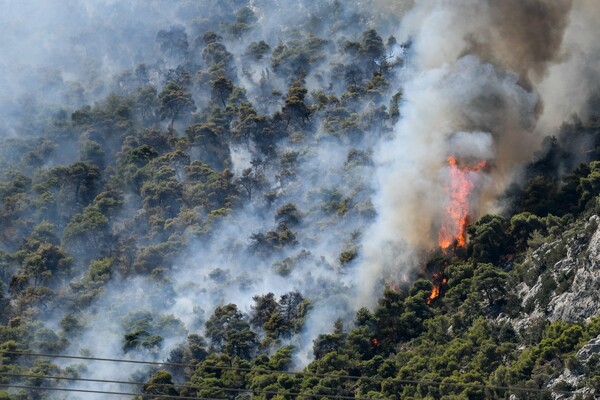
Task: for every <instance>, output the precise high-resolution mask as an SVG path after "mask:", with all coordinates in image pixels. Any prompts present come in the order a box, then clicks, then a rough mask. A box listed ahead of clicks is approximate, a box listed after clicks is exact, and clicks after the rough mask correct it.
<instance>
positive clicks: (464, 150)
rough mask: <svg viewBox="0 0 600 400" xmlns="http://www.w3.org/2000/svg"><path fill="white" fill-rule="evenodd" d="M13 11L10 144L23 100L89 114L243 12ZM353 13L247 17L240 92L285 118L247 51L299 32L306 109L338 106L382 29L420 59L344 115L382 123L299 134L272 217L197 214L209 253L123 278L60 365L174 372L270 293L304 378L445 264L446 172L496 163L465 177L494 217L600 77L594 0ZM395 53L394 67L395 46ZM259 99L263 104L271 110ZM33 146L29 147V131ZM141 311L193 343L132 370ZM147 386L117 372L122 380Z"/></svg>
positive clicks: (275, 166)
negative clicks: (216, 324)
mask: <svg viewBox="0 0 600 400" xmlns="http://www.w3.org/2000/svg"><path fill="white" fill-rule="evenodd" d="M5 3H6V4H5V5H6V7H4V8H10V10H11V12H10V13H6V14H3V15H2V16H0V51H2V53H3V54H4V55H5V57H3V59H2V61H0V109H2V110H4V111H2V112H3V115H2V116H3V117H4V116H5V115H4V114H6V118H3V126H2V127H1V128H2V130H3V132H2V134H4V133H6V132H8V133H9V134H12V135H18V134H22V133H23V129H22V128H23V126H24V125H23V121H25V120H27V119H28V118H27V117H28V115H27V113H25V112H24V111H23V109H22V108H20V107H19V105H18V104H16V103H18V102H16V101H15V99H18V98H23V96H33V97H35V96H36V95H37V94H40V96H39V98H38V99H37V101H39V102H40V103H44V104H45V105H46V106H47V105H48V104H51V105H52V106H55V107H58V106H59V105H60V106H64V107H70V108H71V109H75V108H77V107H79V106H80V105H82V104H90V103H93V101H95V100H97V99H100V98H102V97H103V96H105V95H106V94H107V93H108V92H110V91H111V90H117V91H118V90H124V89H123V87H122V86H121V85H119V83H117V84H115V80H114V79H113V78H114V77H115V76H118V75H119V74H120V73H122V72H123V70H124V69H127V70H132V69H133V68H135V66H136V65H137V64H139V63H141V62H144V63H147V64H148V65H149V66H151V67H149V68H151V69H153V70H154V71H159V70H161V68H162V69H163V70H164V69H166V68H169V67H176V66H177V65H171V64H177V62H176V61H175V60H173V59H169V57H167V56H165V55H163V56H161V57H160V59H157V56H156V54H157V52H158V46H157V44H156V33H157V31H158V30H160V29H168V28H169V27H170V26H172V25H175V24H182V25H183V26H185V27H186V32H188V34H189V41H190V42H191V43H192V42H193V40H194V39H195V38H196V37H198V35H200V36H201V35H202V33H204V31H206V30H209V29H214V30H216V31H219V33H220V34H221V33H222V32H221V30H223V25H226V24H227V23H229V22H231V20H232V15H233V14H232V10H229V9H228V7H231V8H235V7H234V6H233V5H232V4H233V3H235V2H233V3H232V2H216V1H215V2H211V1H205V2H182V3H178V5H177V6H173V5H172V4H170V3H168V2H159V1H151V2H146V1H139V2H135V1H134V2H127V3H124V2H118V1H106V2H102V1H98V2H89V3H88V2H82V1H76V0H72V1H68V2H64V4H63V7H60V8H59V7H56V6H55V5H54V3H52V2H21V1H8V2H6V1H5ZM38 3H39V4H38ZM213 3H214V4H213ZM343 3H344V2H322V1H316V0H314V1H301V2H298V1H293V0H285V1H284V0H271V1H267V0H254V1H250V2H249V3H248V5H249V7H250V8H251V9H252V11H253V12H254V13H255V14H256V18H257V22H256V24H255V25H254V26H253V27H252V31H251V32H252V33H251V34H249V35H246V36H244V37H241V38H231V37H228V36H227V35H224V36H225V39H224V41H223V43H224V44H225V45H226V47H227V49H228V51H230V52H232V53H233V55H234V58H235V60H236V63H235V64H236V65H237V66H238V68H237V69H236V70H235V74H236V75H237V79H238V82H236V83H237V84H239V85H240V86H243V88H244V90H245V91H246V92H245V93H246V95H247V98H248V99H249V100H250V101H252V103H254V105H255V107H256V109H257V110H259V112H265V113H269V114H272V113H273V112H275V111H279V110H281V105H282V103H283V100H282V98H283V97H282V95H279V96H278V97H277V96H273V95H272V93H273V92H277V90H278V91H279V92H280V93H285V90H286V86H287V84H288V83H289V82H286V81H285V79H283V78H282V77H281V76H279V75H278V74H277V73H276V72H275V71H273V70H272V67H271V65H270V64H271V63H270V58H269V53H267V56H266V57H265V58H264V59H262V60H254V61H249V60H248V59H247V57H246V50H247V48H248V45H249V44H250V42H257V41H260V40H264V41H265V42H266V43H267V44H268V46H269V48H270V50H269V51H272V49H273V48H275V46H277V45H278V43H279V42H280V41H281V42H283V41H286V40H289V39H290V38H291V39H292V40H290V42H294V41H296V42H295V43H297V42H299V40H298V39H297V38H298V37H299V34H298V31H304V32H310V33H313V34H315V35H318V36H319V37H321V38H325V39H327V41H328V42H327V45H326V46H327V47H326V51H323V54H322V55H321V56H320V57H319V60H318V61H316V62H314V63H312V64H311V65H310V68H309V69H310V70H309V71H306V72H307V74H308V75H307V76H306V78H305V81H306V86H307V90H308V92H309V93H311V92H312V91H314V90H320V89H323V88H332V89H331V93H327V94H331V95H334V94H337V95H340V94H341V93H343V92H344V91H345V90H346V89H345V85H344V83H345V82H343V80H344V77H343V76H340V75H336V72H335V70H336V68H335V67H336V66H340V65H342V66H344V67H348V66H350V64H351V63H352V62H355V61H356V60H352V57H353V56H350V55H348V54H345V53H343V52H342V51H340V47H341V46H342V44H343V43H344V42H345V41H347V40H355V41H359V40H360V37H361V34H362V32H363V31H364V30H365V29H366V28H375V29H377V31H378V33H379V34H380V35H381V36H382V37H383V38H384V40H385V38H386V37H387V36H388V35H389V34H394V36H395V37H396V39H398V41H399V42H400V43H402V42H406V43H411V45H410V47H408V46H407V50H406V52H405V53H404V49H405V48H403V50H402V54H396V56H399V55H402V60H401V61H402V62H403V65H404V67H403V68H401V69H400V68H399V69H397V70H396V71H395V72H393V73H390V76H389V77H387V78H388V79H389V80H390V85H389V86H390V88H389V89H388V90H387V91H385V93H383V95H382V97H383V98H382V99H375V100H371V101H369V102H365V103H368V104H367V105H361V106H355V105H353V103H352V102H351V101H348V104H349V106H348V109H344V110H342V111H343V112H344V113H346V114H347V115H351V114H354V115H359V114H360V113H367V112H372V115H374V116H375V117H373V118H375V119H377V118H380V119H381V120H382V121H378V122H379V123H378V124H372V125H370V126H366V127H364V126H359V127H356V128H355V129H354V131H353V132H354V133H355V135H354V136H352V137H350V136H351V135H350V134H348V135H347V136H344V135H343V134H339V132H335V133H336V134H338V135H339V136H338V137H334V136H333V135H332V134H331V133H328V132H326V129H324V128H323V126H321V123H322V121H320V120H319V119H318V118H315V119H314V120H313V121H311V122H310V124H312V125H308V127H307V128H305V130H306V131H309V132H303V130H302V129H298V132H296V134H295V135H293V136H292V137H290V138H289V140H283V141H281V142H279V143H278V144H277V146H276V148H275V149H274V152H275V153H276V154H277V156H278V157H277V159H276V160H275V161H270V162H266V163H265V164H264V165H262V166H261V168H262V169H261V173H262V175H263V176H264V179H265V181H266V182H265V186H266V187H268V188H269V190H270V194H271V195H272V196H273V199H272V204H266V201H265V199H264V198H263V197H262V196H253V198H252V200H248V201H246V202H245V206H244V207H241V208H240V209H237V210H234V211H232V212H230V213H229V214H228V215H226V216H223V217H218V218H217V217H214V216H206V215H200V213H198V214H199V215H198V218H201V219H202V223H203V224H204V223H205V224H206V226H209V228H210V229H209V230H210V235H208V234H205V235H201V236H200V238H199V239H191V240H190V245H189V247H188V248H186V249H185V250H183V251H181V254H179V256H178V257H176V259H175V261H174V262H173V263H172V264H171V265H165V266H162V267H163V268H164V273H163V276H159V277H158V278H157V277H144V278H136V279H132V278H131V277H125V276H119V275H118V274H115V276H116V277H115V278H113V279H112V280H111V283H109V284H108V285H107V287H106V288H105V291H104V293H103V294H102V295H101V296H99V298H98V299H96V300H94V301H93V303H92V306H90V307H89V308H88V309H85V310H82V311H81V314H82V319H83V321H84V322H85V324H86V327H85V329H84V331H83V333H82V334H81V336H79V337H77V338H72V340H71V343H70V346H69V348H68V349H67V351H66V353H71V354H73V353H78V352H80V351H84V350H85V351H89V352H90V353H91V354H92V355H95V356H105V357H111V358H120V357H131V358H142V357H144V358H148V357H152V358H154V359H157V360H164V359H166V358H168V356H169V351H170V349H171V348H172V347H173V346H174V344H175V343H178V342H181V341H183V340H184V339H185V335H186V333H189V332H201V331H202V329H203V324H204V322H205V320H206V318H208V317H209V316H210V315H211V313H212V311H213V310H214V308H215V307H216V306H218V305H221V304H226V303H235V304H237V305H238V306H239V308H240V309H241V310H242V311H244V312H249V311H250V310H251V307H252V305H253V300H252V297H253V296H254V295H257V294H266V293H268V292H273V293H274V294H275V295H276V296H277V297H278V296H281V295H283V294H285V293H286V292H289V291H294V290H298V291H300V292H302V294H303V295H304V296H305V297H307V298H308V299H309V300H310V301H311V303H312V309H311V311H310V313H309V315H308V317H307V320H306V324H305V328H304V330H303V331H302V332H301V333H300V334H299V335H298V336H297V337H295V338H294V339H292V340H293V341H294V343H295V344H296V345H297V347H298V349H299V350H298V353H297V361H298V365H304V364H306V363H307V362H308V361H309V360H310V358H311V347H312V341H313V339H314V338H315V337H316V336H317V335H318V334H319V333H323V332H327V331H329V330H330V329H331V327H332V323H333V321H334V320H335V319H337V318H340V317H341V318H344V319H345V320H346V321H350V320H351V318H352V316H353V312H354V311H355V310H356V309H357V308H358V307H361V306H364V305H373V304H374V303H375V300H376V299H377V297H378V296H379V295H380V293H381V288H382V286H383V285H384V284H386V283H390V282H392V281H399V280H401V279H402V277H403V276H404V275H410V274H411V272H413V271H415V270H416V269H417V267H418V266H419V263H420V262H421V261H422V259H423V257H422V256H423V253H424V252H428V251H430V250H432V249H433V248H435V247H436V244H435V243H436V241H437V231H438V229H439V227H440V221H441V220H442V217H443V212H444V205H445V204H446V202H447V198H448V193H447V191H446V187H447V182H448V178H449V176H448V175H449V168H448V166H447V164H446V160H447V158H448V156H454V157H457V158H458V159H459V162H461V163H463V164H464V165H470V164H471V163H474V162H477V161H480V160H485V161H487V162H488V163H489V165H490V168H489V169H488V170H486V171H485V172H481V173H480V172H472V173H471V175H472V177H471V178H472V180H473V182H474V183H475V184H476V190H475V191H474V196H473V199H472V204H471V207H472V210H471V211H472V213H473V217H474V218H476V217H478V216H479V215H481V214H483V213H486V212H492V211H497V210H498V209H499V208H500V205H499V204H497V203H496V199H497V198H498V196H499V194H500V193H502V192H503V191H504V190H505V188H506V187H507V185H508V184H509V183H511V182H513V181H514V179H515V178H516V177H517V176H518V171H519V167H520V166H522V165H523V164H524V163H526V162H528V161H529V160H531V157H532V155H533V153H534V152H535V150H537V148H538V147H539V144H540V142H541V140H542V139H543V136H544V135H545V134H547V133H548V130H549V129H554V128H555V127H556V126H557V125H558V124H559V123H560V122H561V121H563V120H564V118H565V117H567V116H569V115H570V114H571V113H573V112H580V111H581V110H582V106H583V104H584V102H585V101H586V100H587V98H588V97H589V94H590V93H591V91H592V90H593V88H594V87H593V85H592V84H591V83H592V82H595V81H596V80H597V78H598V77H599V74H598V73H599V72H600V71H598V67H597V65H600V64H599V63H598V61H600V48H598V45H596V44H595V37H597V36H598V34H599V33H600V24H599V23H598V22H597V21H600V19H599V18H598V13H597V10H598V9H599V8H600V7H597V6H596V4H595V2H594V1H593V0H590V1H578V2H571V1H553V2H546V1H541V0H540V1H537V0H521V1H519V0H506V1H492V0H490V1H475V0H457V1H428V2H409V1H407V2H402V3H401V2H398V1H388V0H373V1H361V2H355V3H356V4H355V5H350V6H348V5H346V6H345V7H341V6H340V4H343ZM194 4H195V5H194ZM193 15H196V16H197V17H196V18H191V17H190V16H193ZM26 16H28V18H25V17H26ZM132 21H133V22H132ZM332 21H333V22H332ZM221 22H223V23H222V24H221ZM300 36H301V35H300ZM200 47H201V46H200ZM299 47H300V45H299ZM390 48H391V49H396V50H398V48H399V45H393V46H391V47H390ZM390 48H387V49H386V50H390ZM23 49H27V51H22V50H23ZM336 50H337V51H336ZM190 51H196V54H195V55H194V56H193V57H192V58H193V60H194V62H198V63H201V61H200V58H201V57H200V56H199V54H201V49H199V48H198V47H196V48H194V45H192V46H191V50H190ZM9 60H10V61H9ZM400 64H401V63H398V65H400ZM203 67H205V66H203ZM156 75H157V76H156V77H154V78H153V79H152V83H153V84H155V85H157V87H158V88H159V89H160V85H161V84H162V83H163V82H162V77H161V76H158V75H159V74H158V73H157V74H156ZM370 78H371V76H367V77H362V78H358V79H359V80H360V79H364V80H366V79H370ZM117 82H120V81H119V80H118V79H117ZM359 83H361V82H359ZM400 89H401V91H402V93H403V94H402V98H401V100H400V104H399V110H400V117H399V120H398V122H397V123H396V124H395V125H394V126H393V127H391V126H390V127H388V126H387V125H386V123H387V120H386V121H383V117H378V116H379V115H380V114H377V111H378V110H380V108H381V106H384V107H387V106H388V104H389V102H390V99H391V97H392V96H393V95H394V94H395V93H397V92H398V90H400ZM265 92H266V93H267V94H268V95H269V96H271V97H269V101H265V100H264V98H263V97H261V96H263V95H264V93H265ZM194 95H195V98H196V103H197V105H199V106H200V107H199V108H201V105H203V104H207V103H208V101H209V98H210V95H209V94H207V93H206V92H203V91H202V90H196V91H195V93H194ZM307 97H309V96H307ZM4 106H6V107H4ZM40 108H41V106H40ZM6 110H9V112H8V113H7V111H6ZM338 111H339V110H338ZM351 116H352V115H351ZM343 117H344V118H346V120H351V118H349V117H347V116H346V115H344V116H343ZM365 119H366V118H365ZM357 131H358V133H356V132H357ZM27 132H32V134H35V129H28V130H27ZM229 150H230V158H231V160H232V170H233V172H234V173H235V176H236V177H239V176H241V175H242V174H243V171H244V170H245V169H247V168H250V167H251V166H252V164H251V162H252V161H253V157H254V156H255V155H256V154H255V153H256V149H255V148H254V146H253V145H252V144H250V145H248V146H243V145H239V146H238V145H236V146H231V148H230V149H229ZM190 153H191V154H190V155H191V157H192V158H199V157H201V156H196V157H195V153H194V151H191V152H190ZM198 153H200V151H198ZM73 158H74V156H73V155H71V157H70V158H68V157H67V159H73ZM283 160H285V165H283V163H284V161H283ZM282 171H283V172H285V174H283V173H282ZM290 203H293V204H294V206H295V207H296V208H297V211H298V215H299V217H298V221H297V222H296V223H295V224H294V225H293V226H290V228H291V229H290V230H291V231H292V232H293V233H294V240H293V243H292V244H290V245H289V246H283V247H282V248H275V249H269V251H267V255H265V254H260V252H257V251H253V248H254V247H256V246H255V244H256V243H255V242H253V237H254V236H253V235H255V234H268V233H269V234H270V233H273V232H276V231H277V229H278V227H279V224H280V222H281V220H280V217H278V213H277V211H278V210H279V209H280V208H281V207H282V206H285V205H287V204H290ZM130 207H131V208H129V207H128V208H127V213H126V214H131V215H134V214H136V213H138V210H136V209H134V208H137V205H130ZM374 214H376V217H375V218H373V215H374ZM128 217H129V215H127V216H123V218H128ZM132 221H133V219H132V220H131V221H129V223H130V224H133V223H134V222H132ZM120 222H123V221H120ZM123 224H124V225H125V223H123ZM186 235H187V236H186V237H187V238H188V239H189V238H191V237H193V235H192V234H191V233H190V234H188V233H186ZM145 244H147V243H144V244H139V245H140V247H141V246H142V245H145ZM348 250H351V251H348ZM344 251H347V252H348V253H353V251H355V252H356V253H357V254H358V258H357V259H353V260H350V261H349V262H348V263H342V262H341V261H340V253H342V252H344ZM117 267H118V266H115V269H117ZM121 279H122V280H123V281H122V282H120V280H121ZM60 310H61V311H62V309H60ZM137 311H149V312H151V313H152V315H153V316H154V317H155V318H157V319H160V318H161V317H166V316H173V318H176V319H178V320H179V321H180V322H181V324H182V326H184V327H185V329H183V330H179V331H177V332H171V333H170V334H169V337H168V340H166V341H165V343H164V345H163V347H162V348H161V349H156V350H155V351H153V352H147V353H144V352H143V351H139V352H137V353H136V352H135V351H132V352H130V353H127V354H124V351H123V348H122V338H123V336H124V334H125V333H127V330H126V329H125V327H124V325H123V318H124V317H125V316H127V315H129V313H132V312H137ZM56 314H60V311H57V313H56ZM50 318H51V317H48V319H50ZM47 323H48V325H52V324H54V325H58V324H57V323H56V321H47ZM99 339H102V340H99ZM136 370H137V368H134V367H124V368H123V369H122V370H121V371H120V373H121V374H132V373H134V372H135V371H136ZM94 372H95V374H90V376H95V377H99V378H115V375H114V372H115V371H114V369H112V368H108V367H107V368H99V369H97V370H95V371H94ZM86 376H87V375H86Z"/></svg>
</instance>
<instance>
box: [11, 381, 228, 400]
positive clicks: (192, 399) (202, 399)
mask: <svg viewBox="0 0 600 400" xmlns="http://www.w3.org/2000/svg"><path fill="white" fill-rule="evenodd" d="M0 387H6V388H16V389H32V390H52V391H57V392H78V393H97V394H109V395H119V396H150V397H155V398H161V399H178V400H228V399H224V398H220V399H215V398H210V397H182V396H174V395H168V394H151V393H132V392H107V391H104V390H88V389H70V388H57V387H50V386H27V385H12V384H4V383H0Z"/></svg>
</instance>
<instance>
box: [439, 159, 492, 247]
mask: <svg viewBox="0 0 600 400" xmlns="http://www.w3.org/2000/svg"><path fill="white" fill-rule="evenodd" d="M448 165H449V167H450V183H449V185H448V188H447V190H448V193H449V201H448V206H447V207H446V215H445V216H444V220H443V221H442V227H441V228H440V231H439V234H438V241H439V245H440V247H441V248H442V250H444V251H445V250H447V249H448V248H449V247H450V246H452V245H453V244H454V243H456V246H457V247H465V245H466V243H467V223H468V216H469V196H470V194H471V192H472V191H473V188H474V184H473V181H472V174H470V172H477V171H480V170H481V169H482V168H484V167H485V166H486V163H485V161H480V162H478V163H477V164H475V165H473V166H466V167H459V166H458V162H457V161H456V158H454V157H452V156H450V157H448Z"/></svg>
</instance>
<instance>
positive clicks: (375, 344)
mask: <svg viewBox="0 0 600 400" xmlns="http://www.w3.org/2000/svg"><path fill="white" fill-rule="evenodd" d="M379 345H381V343H380V342H379V340H378V339H377V338H373V339H371V347H379Z"/></svg>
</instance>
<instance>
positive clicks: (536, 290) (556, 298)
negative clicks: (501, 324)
mask: <svg viewBox="0 0 600 400" xmlns="http://www.w3.org/2000/svg"><path fill="white" fill-rule="evenodd" d="M590 232H593V233H592V234H591V236H590ZM548 260H555V261H554V262H553V263H551V264H550V265H548ZM556 260H557V261H556ZM530 262H531V265H532V268H534V267H535V266H540V265H542V264H543V263H546V271H545V272H544V274H542V275H540V276H538V277H537V280H535V283H534V284H533V285H531V286H528V285H527V284H525V283H521V284H520V285H519V286H518V287H517V293H518V295H519V297H520V298H521V300H522V305H523V307H524V309H528V307H527V304H529V310H528V312H527V313H526V314H523V315H522V316H520V317H519V318H516V319H514V320H512V321H511V322H512V323H513V325H514V326H515V328H516V329H517V330H523V329H527V327H529V326H531V325H532V323H533V321H534V320H535V319H538V318H544V319H548V320H551V321H554V320H565V321H568V322H575V321H584V320H587V319H589V318H590V317H593V316H596V315H600V217H599V216H597V215H595V216H593V217H591V218H590V219H589V220H588V222H587V225H586V226H585V228H584V229H583V230H582V232H581V233H577V234H574V235H573V234H572V236H571V237H563V238H561V239H558V240H555V241H553V242H550V243H546V244H544V245H542V246H541V247H540V248H538V249H537V250H536V251H535V252H533V254H532V255H531V260H530ZM550 278H552V279H550ZM552 280H553V281H554V283H555V284H554V285H552V286H550V287H551V289H548V287H549V286H548V284H547V282H549V281H552ZM544 297H546V299H548V300H547V301H546V302H544V301H542V299H543V298H544ZM532 304H533V307H532V306H531V305H532ZM592 355H600V336H598V337H596V338H594V339H591V340H590V341H589V342H587V343H586V344H585V345H584V346H583V347H582V348H581V349H579V351H578V352H577V354H576V357H577V359H578V360H579V361H580V362H581V364H582V365H585V364H586V363H587V362H588V361H589V359H590V357H592ZM585 379H586V377H585V376H584V374H583V372H582V371H573V370H570V369H568V368H565V369H564V370H563V372H562V373H561V374H560V375H558V376H556V377H554V378H553V379H552V380H551V381H550V382H548V384H547V385H546V387H547V388H558V387H560V385H564V384H565V383H566V384H568V385H569V386H570V387H572V388H577V389H575V392H576V393H578V394H579V395H583V396H585V397H586V398H589V396H594V397H593V398H600V397H596V396H597V394H596V393H594V390H593V389H591V388H589V387H585ZM552 398H553V399H556V400H558V399H561V400H567V399H569V400H572V399H575V398H576V396H575V395H567V394H560V393H554V394H552Z"/></svg>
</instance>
